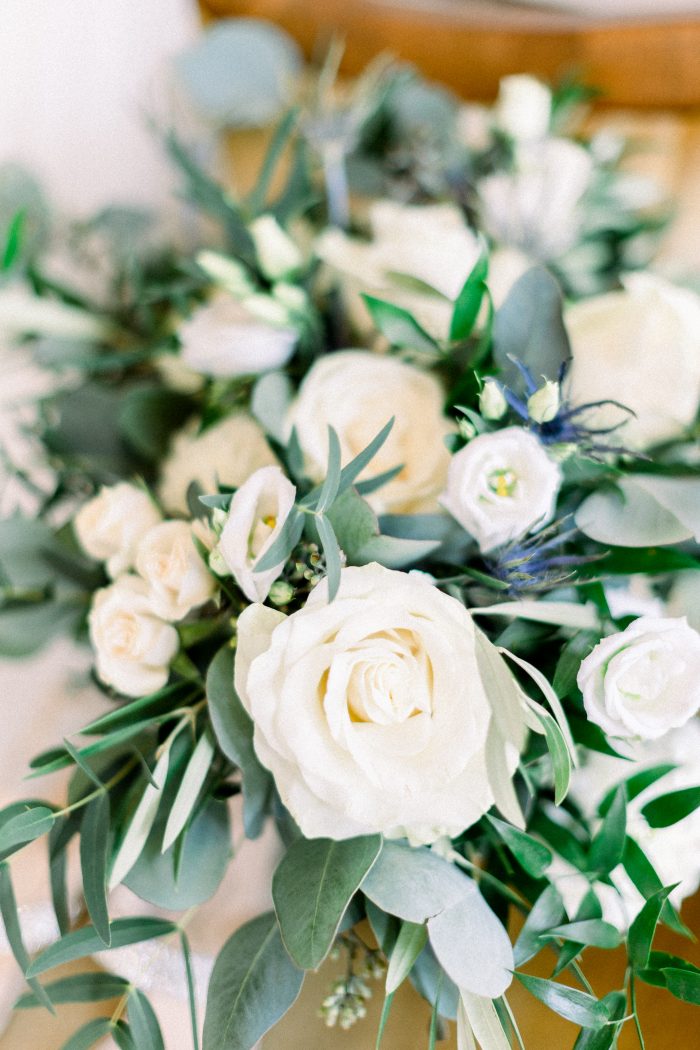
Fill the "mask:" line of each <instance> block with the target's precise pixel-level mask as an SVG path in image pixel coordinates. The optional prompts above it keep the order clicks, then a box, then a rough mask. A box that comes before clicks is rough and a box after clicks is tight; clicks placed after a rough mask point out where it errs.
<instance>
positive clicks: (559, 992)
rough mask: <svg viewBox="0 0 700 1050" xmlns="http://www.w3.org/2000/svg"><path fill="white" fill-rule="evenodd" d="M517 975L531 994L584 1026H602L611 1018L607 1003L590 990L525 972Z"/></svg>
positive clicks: (568, 1019) (562, 1015)
mask: <svg viewBox="0 0 700 1050" xmlns="http://www.w3.org/2000/svg"><path fill="white" fill-rule="evenodd" d="M515 976H516V977H517V978H518V980H519V981H520V983H521V984H522V985H524V986H525V988H527V990H528V992H530V993H531V995H534V996H535V998H536V999H539V1000H540V1002H542V1003H544V1004H545V1006H548V1007H549V1008H550V1010H553V1011H554V1013H556V1014H559V1016H560V1017H564V1018H566V1020H567V1021H572V1022H573V1023H574V1024H578V1025H581V1027H582V1028H600V1026H601V1025H604V1024H605V1023H606V1021H608V1019H609V1018H608V1010H607V1006H606V1004H605V1003H603V1002H602V1001H600V1000H598V999H596V998H594V996H592V995H589V994H588V992H579V991H578V989H576V988H569V987H568V986H567V985H565V984H559V983H558V982H557V981H547V980H545V979H544V978H543V977H531V976H529V975H528V974H524V973H516V974H515Z"/></svg>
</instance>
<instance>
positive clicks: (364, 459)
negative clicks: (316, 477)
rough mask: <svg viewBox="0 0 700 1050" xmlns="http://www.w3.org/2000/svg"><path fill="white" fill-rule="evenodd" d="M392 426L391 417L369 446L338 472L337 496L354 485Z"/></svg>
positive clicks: (392, 420) (392, 418)
mask: <svg viewBox="0 0 700 1050" xmlns="http://www.w3.org/2000/svg"><path fill="white" fill-rule="evenodd" d="M393 426H394V417H393V416H392V417H391V419H390V420H389V422H388V423H385V424H384V426H383V427H382V429H381V430H380V431H379V433H378V434H377V436H376V437H373V438H372V440H371V441H370V443H369V445H367V447H366V448H363V450H362V452H358V454H357V455H356V456H355V457H354V459H351V460H350V462H349V463H348V464H347V465H346V466H344V467H343V469H342V470H341V472H340V484H339V486H338V496H342V494H343V493H344V492H346V491H347V490H348V489H349V488H350V486H351V485H352V484H354V482H355V480H356V479H357V478H358V477H359V476H360V474H361V473H362V471H363V470H364V469H365V467H367V466H369V464H370V463H371V462H372V460H373V459H374V457H375V456H376V454H377V452H379V449H380V448H381V447H382V445H383V444H384V442H385V441H386V439H387V438H388V437H389V434H390V433H391V429H392V427H393Z"/></svg>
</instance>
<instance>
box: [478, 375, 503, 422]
mask: <svg viewBox="0 0 700 1050" xmlns="http://www.w3.org/2000/svg"><path fill="white" fill-rule="evenodd" d="M479 409H480V411H481V414H482V416H483V417H484V419H502V418H503V416H504V415H505V414H506V412H507V411H508V402H507V401H506V399H505V396H504V394H503V391H502V390H501V388H500V386H499V384H498V383H497V382H496V380H495V379H487V380H486V382H485V383H484V385H483V387H482V388H481V394H480V395H479Z"/></svg>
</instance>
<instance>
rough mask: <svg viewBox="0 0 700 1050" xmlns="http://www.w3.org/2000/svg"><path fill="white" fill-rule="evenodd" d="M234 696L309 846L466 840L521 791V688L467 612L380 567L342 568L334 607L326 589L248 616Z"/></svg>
mask: <svg viewBox="0 0 700 1050" xmlns="http://www.w3.org/2000/svg"><path fill="white" fill-rule="evenodd" d="M494 659H495V660H496V661H497V666H498V668H499V670H498V671H494V670H493V664H492V663H491V661H492V660H494ZM494 676H496V677H497V678H498V682H499V686H500V687H501V688H500V689H499V690H498V691H497V692H494V696H493V697H492V696H490V695H489V684H488V683H489V682H490V681H492V680H493V677H494ZM236 689H237V691H238V694H239V696H240V697H241V700H242V701H243V703H244V705H245V707H246V709H247V710H248V712H249V714H250V716H251V718H252V719H253V722H254V724H255V737H254V744H255V749H256V751H257V754H258V757H259V758H260V760H261V762H262V763H263V765H265V766H266V767H267V768H268V769H270V770H271V772H272V774H273V776H274V777H275V781H276V784H277V788H278V790H279V792H280V796H281V798H282V801H283V802H284V804H285V805H286V806H287V808H288V809H289V811H290V813H291V814H292V816H293V817H294V819H295V820H296V822H297V823H298V824H299V826H300V828H301V830H302V832H303V833H304V835H306V836H307V837H308V838H315V837H318V836H329V837H331V838H334V839H343V838H349V837H352V836H354V835H363V834H367V833H372V832H382V833H384V834H387V835H391V836H396V835H405V834H408V835H410V836H411V838H412V840H414V841H424V842H427V841H434V840H435V839H437V838H439V837H440V836H441V835H443V834H450V835H455V834H458V833H459V832H460V831H462V830H463V829H464V828H467V827H469V826H470V825H471V824H473V823H474V822H475V821H476V820H478V819H479V817H480V816H482V815H483V814H484V813H485V812H486V811H487V810H488V809H489V808H490V807H491V805H493V803H494V800H495V798H496V797H500V796H501V793H502V792H505V793H506V794H507V793H508V792H509V791H510V790H511V785H510V777H511V776H512V773H513V771H514V769H515V767H516V764H517V760H518V753H519V750H520V749H521V748H522V746H523V743H524V739H525V729H524V725H523V720H522V713H521V708H520V705H519V701H518V698H517V689H516V688H515V686H514V684H513V679H512V677H511V676H510V673H509V671H508V670H507V669H506V668H505V666H504V665H503V662H502V659H501V657H500V656H499V654H498V653H497V652H496V651H495V649H494V648H493V646H491V645H490V643H489V642H488V641H487V640H486V639H485V638H484V636H483V635H481V634H480V633H479V632H478V631H477V630H476V628H475V626H474V624H473V621H472V619H471V617H470V615H469V613H468V612H467V610H466V609H465V608H464V606H463V605H462V604H461V603H460V602H458V601H456V600H455V599H454V598H450V597H449V596H447V595H445V594H443V593H442V592H441V591H439V590H437V588H435V587H434V586H433V585H432V584H431V583H429V582H427V581H426V580H424V579H422V578H421V577H420V576H414V575H408V574H407V573H401V572H395V571H392V570H390V569H385V568H382V567H381V566H379V565H376V564H371V565H365V566H362V567H361V568H349V569H344V570H343V571H342V574H341V584H340V590H339V593H338V596H337V597H336V598H335V600H334V601H333V602H331V603H330V604H329V603H328V602H327V587H326V586H325V583H322V584H320V585H319V586H318V587H317V588H316V589H315V590H314V591H313V592H312V594H311V596H310V597H309V599H308V601H307V603H306V605H305V606H304V608H303V609H301V610H299V611H298V612H296V613H294V614H293V615H291V616H289V617H285V616H284V615H283V614H281V613H279V612H277V611H275V610H272V609H269V608H267V607H264V606H261V605H252V606H250V607H249V608H248V609H246V610H245V611H244V612H243V613H242V615H241V617H240V618H239V621H238V650H237V654H236ZM492 701H497V702H492ZM499 805H500V803H499Z"/></svg>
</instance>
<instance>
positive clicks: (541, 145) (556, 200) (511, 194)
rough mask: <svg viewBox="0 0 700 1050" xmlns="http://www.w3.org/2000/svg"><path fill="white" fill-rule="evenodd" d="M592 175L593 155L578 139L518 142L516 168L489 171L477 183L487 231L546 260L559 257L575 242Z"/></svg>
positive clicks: (497, 238) (496, 239) (527, 252)
mask: <svg viewBox="0 0 700 1050" xmlns="http://www.w3.org/2000/svg"><path fill="white" fill-rule="evenodd" d="M592 175H593V161H592V159H591V156H590V154H589V153H588V151H587V150H585V149H584V148H583V146H579V145H578V143H576V142H570V141H569V140H568V139H558V138H550V139H545V140H544V141H543V142H523V143H519V144H518V145H517V146H516V150H515V163H514V170H513V171H512V172H510V171H504V172H496V173H495V174H493V175H488V176H487V177H486V178H485V179H481V181H480V182H479V184H478V187H477V189H478V195H479V201H480V211H481V218H482V223H483V226H484V229H485V230H486V231H487V233H489V234H490V235H491V236H492V237H493V239H494V240H495V241H496V242H497V244H499V245H508V246H510V247H512V248H519V249H520V250H521V251H522V252H525V253H526V254H527V255H529V256H531V257H534V258H536V259H540V260H544V261H548V260H551V259H557V258H559V257H560V256H562V255H564V253H565V252H567V251H568V250H569V249H570V248H572V247H573V246H574V244H575V243H576V239H577V237H578V235H579V232H580V228H581V219H582V213H581V209H580V208H579V205H580V203H581V198H582V197H583V195H584V193H585V192H586V190H587V189H588V187H589V185H590V182H591V177H592Z"/></svg>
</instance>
